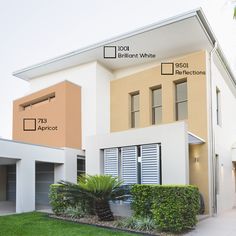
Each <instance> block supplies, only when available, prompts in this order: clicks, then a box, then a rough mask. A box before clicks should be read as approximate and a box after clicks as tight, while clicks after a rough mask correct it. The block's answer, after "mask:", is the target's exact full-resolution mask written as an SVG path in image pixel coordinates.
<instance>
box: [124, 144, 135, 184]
mask: <svg viewBox="0 0 236 236" xmlns="http://www.w3.org/2000/svg"><path fill="white" fill-rule="evenodd" d="M121 158H122V179H123V181H124V184H136V183H137V147H136V146H132V147H123V148H121Z"/></svg>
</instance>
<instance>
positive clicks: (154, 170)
mask: <svg viewBox="0 0 236 236" xmlns="http://www.w3.org/2000/svg"><path fill="white" fill-rule="evenodd" d="M103 155H104V174H105V175H112V176H114V177H118V178H119V179H120V180H122V181H123V182H124V184H125V185H129V184H137V183H138V184H161V147H160V145H159V144H145V145H140V146H139V145H137V146H126V147H120V148H107V149H104V151H103Z"/></svg>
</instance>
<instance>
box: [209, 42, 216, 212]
mask: <svg viewBox="0 0 236 236" xmlns="http://www.w3.org/2000/svg"><path fill="white" fill-rule="evenodd" d="M216 50H217V42H215V43H214V47H213V49H212V50H211V51H210V57H209V63H210V66H209V77H210V81H209V91H210V93H209V97H210V99H209V102H210V113H209V115H210V117H209V121H210V130H209V131H210V132H209V133H210V135H209V137H210V139H209V141H210V171H209V173H210V176H209V177H210V178H209V182H210V186H211V199H212V200H211V205H212V206H211V208H212V209H211V211H212V215H213V216H216V215H217V197H216V186H215V184H216V182H215V180H216V173H215V168H214V167H215V132H214V121H213V107H212V103H213V102H212V100H213V91H212V63H213V55H214V53H215V52H216ZM210 213H211V212H210Z"/></svg>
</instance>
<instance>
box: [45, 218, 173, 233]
mask: <svg viewBox="0 0 236 236" xmlns="http://www.w3.org/2000/svg"><path fill="white" fill-rule="evenodd" d="M49 217H51V218H54V219H59V220H66V221H71V222H75V223H80V224H87V225H92V226H97V227H102V228H106V229H113V230H118V231H123V232H128V233H136V234H140V235H147V236H167V235H168V236H170V235H173V234H166V233H160V232H156V231H137V230H133V229H129V228H121V227H117V222H118V221H119V220H121V219H122V217H115V220H114V221H99V220H98V218H97V217H96V216H89V217H84V218H71V217H68V216H57V215H54V214H50V215H49Z"/></svg>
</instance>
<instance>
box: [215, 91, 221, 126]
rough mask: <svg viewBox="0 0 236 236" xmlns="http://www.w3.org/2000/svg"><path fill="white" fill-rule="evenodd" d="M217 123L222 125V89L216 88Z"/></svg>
mask: <svg viewBox="0 0 236 236" xmlns="http://www.w3.org/2000/svg"><path fill="white" fill-rule="evenodd" d="M216 123H217V125H221V107H220V90H219V89H218V88H216Z"/></svg>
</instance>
